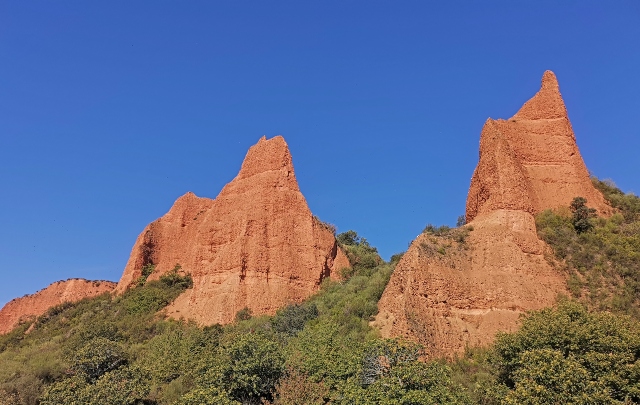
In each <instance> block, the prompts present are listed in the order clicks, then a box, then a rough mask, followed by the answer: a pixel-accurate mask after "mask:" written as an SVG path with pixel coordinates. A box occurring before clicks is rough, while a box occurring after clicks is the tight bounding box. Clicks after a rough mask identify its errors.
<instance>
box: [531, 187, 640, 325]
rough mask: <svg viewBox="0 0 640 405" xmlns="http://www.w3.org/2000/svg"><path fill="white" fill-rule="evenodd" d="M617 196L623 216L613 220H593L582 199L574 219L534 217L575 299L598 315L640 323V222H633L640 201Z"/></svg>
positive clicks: (561, 214)
mask: <svg viewBox="0 0 640 405" xmlns="http://www.w3.org/2000/svg"><path fill="white" fill-rule="evenodd" d="M610 195H611V194H610ZM613 195H614V196H616V198H617V201H618V202H617V204H618V205H619V206H620V207H622V208H623V210H622V211H621V212H618V213H616V214H614V215H613V216H611V217H610V218H590V215H591V213H590V212H588V211H585V209H586V205H585V201H584V199H580V200H579V199H576V200H574V203H576V204H574V207H573V208H572V210H573V213H572V212H571V211H569V210H562V209H560V210H556V211H551V210H547V211H544V212H542V213H541V214H539V215H538V216H537V217H536V227H537V229H538V235H539V237H540V238H541V239H542V240H544V241H545V242H547V243H548V244H549V245H550V246H551V247H552V249H553V252H554V255H555V257H556V258H557V259H559V260H560V263H561V264H562V265H563V266H565V271H566V272H567V275H568V287H569V290H570V291H571V293H572V294H573V296H574V297H576V298H580V299H582V300H583V301H584V302H585V303H588V304H589V306H590V307H592V308H594V309H599V310H611V311H616V312H619V313H626V314H630V315H632V316H634V317H638V318H640V220H635V219H634V218H636V214H635V211H634V210H635V209H636V203H635V201H636V200H638V198H637V197H635V196H632V195H624V194H622V193H620V194H613ZM605 196H607V197H608V195H607V194H605ZM586 203H588V202H586ZM612 205H615V204H613V203H612ZM638 206H639V207H640V205H638ZM579 210H582V213H580V214H578V215H576V213H577V212H579ZM587 210H588V209H587Z"/></svg>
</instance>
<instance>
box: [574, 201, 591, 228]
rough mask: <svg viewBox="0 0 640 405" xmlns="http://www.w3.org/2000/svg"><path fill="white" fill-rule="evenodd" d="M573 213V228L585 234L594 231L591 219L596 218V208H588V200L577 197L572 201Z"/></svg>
mask: <svg viewBox="0 0 640 405" xmlns="http://www.w3.org/2000/svg"><path fill="white" fill-rule="evenodd" d="M571 212H572V213H573V227H574V228H575V230H576V232H578V233H583V232H587V231H590V230H591V229H593V222H591V218H594V217H595V216H596V210H595V208H589V207H587V199H586V198H584V197H576V198H574V199H573V201H571Z"/></svg>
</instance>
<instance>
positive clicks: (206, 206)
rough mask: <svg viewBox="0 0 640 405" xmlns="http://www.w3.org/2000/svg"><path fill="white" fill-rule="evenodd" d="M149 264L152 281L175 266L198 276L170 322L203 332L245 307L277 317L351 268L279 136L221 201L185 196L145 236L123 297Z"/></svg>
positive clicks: (259, 149)
mask: <svg viewBox="0 0 640 405" xmlns="http://www.w3.org/2000/svg"><path fill="white" fill-rule="evenodd" d="M150 263H152V264H155V265H156V270H155V272H154V273H153V274H152V275H151V276H150V277H149V279H150V280H153V279H157V278H159V277H160V276H161V275H162V274H165V273H166V272H168V271H170V270H171V269H172V268H173V267H174V266H175V264H180V265H181V266H182V269H183V270H184V271H185V272H187V273H190V274H191V275H192V277H193V282H194V285H193V288H192V289H189V290H187V291H186V292H185V293H183V294H182V295H180V296H179V297H178V298H177V299H176V300H175V302H173V303H172V304H171V305H170V306H169V307H168V308H167V313H168V314H169V315H170V316H172V317H175V318H181V317H184V318H186V319H193V320H195V321H196V322H198V323H200V324H203V325H210V324H214V323H222V324H224V323H229V322H231V321H233V319H234V317H235V314H236V313H237V311H239V310H241V309H243V308H245V307H248V308H249V309H250V310H251V311H252V313H253V314H273V313H274V312H275V311H276V310H277V309H278V308H281V307H283V306H285V305H286V304H288V303H291V302H299V301H301V300H303V299H305V298H307V297H309V296H310V295H311V294H313V293H314V292H316V291H317V289H318V287H319V285H320V283H321V282H322V280H323V279H324V278H327V277H335V275H336V274H337V271H338V270H340V269H341V268H342V267H348V266H349V263H348V260H347V258H346V256H345V255H344V253H343V252H342V251H341V249H340V248H339V247H338V245H337V242H336V240H335V237H334V235H333V232H332V231H331V230H330V229H328V228H327V227H326V225H324V224H323V223H322V222H320V221H319V220H317V219H316V218H315V217H314V216H313V215H312V214H311V211H310V210H309V207H308V206H307V203H306V200H305V199H304V197H303V195H302V193H301V192H300V190H299V188H298V183H297V181H296V178H295V174H294V170H293V163H292V160H291V154H290V153H289V148H288V146H287V144H286V142H285V141H284V139H283V138H282V137H281V136H276V137H274V138H272V139H269V140H267V139H266V138H265V137H263V138H261V139H260V140H259V141H258V143H257V144H256V145H254V146H252V147H251V148H250V149H249V152H248V153H247V156H246V157H245V159H244V162H243V164H242V167H241V169H240V172H239V173H238V175H237V176H236V178H235V179H233V181H231V182H230V183H229V184H227V185H226V186H225V187H224V188H223V189H222V191H221V192H220V194H219V195H218V196H217V197H216V198H215V199H214V200H212V199H208V198H200V197H197V196H195V195H194V194H193V193H187V194H185V195H184V196H182V197H180V198H179V199H178V200H177V201H176V202H175V203H174V205H173V207H172V208H171V209H170V210H169V212H168V213H167V214H165V215H164V216H163V217H161V218H160V219H158V220H156V221H154V222H153V223H151V224H150V225H149V226H147V228H146V229H145V230H144V231H143V232H142V233H141V234H140V236H139V237H138V240H137V241H136V243H135V245H134V247H133V250H132V252H131V256H130V259H129V262H128V263H127V266H126V268H125V270H124V273H123V275H122V278H121V280H120V282H119V283H118V287H117V289H116V291H117V292H118V293H122V292H124V291H125V290H126V289H127V288H129V287H130V286H131V285H133V284H134V283H135V282H136V280H137V279H138V278H139V277H140V275H141V270H142V267H143V266H145V265H146V264H150Z"/></svg>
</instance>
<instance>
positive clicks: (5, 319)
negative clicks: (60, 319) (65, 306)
mask: <svg viewBox="0 0 640 405" xmlns="http://www.w3.org/2000/svg"><path fill="white" fill-rule="evenodd" d="M115 287H116V283H112V282H110V281H89V280H84V279H79V278H74V279H69V280H66V281H57V282H55V283H53V284H51V285H50V286H48V287H47V288H45V289H43V290H40V291H38V292H37V293H35V294H31V295H25V296H24V297H21V298H15V299H13V300H11V301H9V302H8V303H7V304H6V305H5V306H4V307H3V308H2V309H1V310H0V334H4V333H7V332H10V331H11V330H12V329H13V328H15V327H16V326H17V325H18V324H19V323H20V322H21V321H24V320H28V319H31V318H35V317H38V316H40V315H42V314H44V313H45V312H46V311H47V310H48V309H49V308H51V307H54V306H56V305H60V304H62V303H65V302H77V301H80V300H82V299H83V298H91V297H95V296H97V295H100V294H104V293H106V292H111V291H113V289H114V288H115Z"/></svg>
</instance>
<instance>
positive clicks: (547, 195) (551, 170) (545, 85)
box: [466, 71, 612, 222]
mask: <svg viewBox="0 0 640 405" xmlns="http://www.w3.org/2000/svg"><path fill="white" fill-rule="evenodd" d="M577 196H581V197H585V198H586V199H587V201H588V202H589V206H590V207H593V208H596V209H597V210H598V213H599V214H601V215H610V214H611V213H612V210H611V207H609V206H608V205H607V203H606V201H605V200H604V197H603V196H602V194H601V193H600V192H598V191H597V190H596V189H595V188H594V187H593V185H592V184H591V180H590V178H589V172H588V171H587V168H586V166H585V164H584V161H583V160H582V156H581V155H580V151H579V150H578V145H577V144H576V138H575V135H574V133H573V129H572V128H571V123H570V122H569V117H568V116H567V109H566V108H565V105H564V102H563V101H562V96H561V95H560V90H559V87H558V81H557V80H556V76H555V75H554V74H553V72H551V71H546V72H545V73H544V75H543V77H542V86H541V89H540V91H539V92H538V93H537V94H536V95H535V96H533V98H532V99H531V100H529V101H527V102H526V103H525V104H524V106H522V108H521V109H520V111H518V112H517V113H516V115H514V116H513V117H511V118H510V119H508V120H492V119H489V120H487V122H486V123H485V125H484V128H483V129H482V134H481V135H480V160H479V162H478V166H477V167H476V170H475V172H474V173H473V177H472V178H471V187H470V188H469V195H468V197H467V209H466V218H467V221H468V222H470V221H472V220H473V219H475V218H476V217H477V216H479V215H482V214H486V213H491V212H493V211H495V210H498V209H510V210H519V211H526V212H529V213H531V214H536V213H539V212H541V211H544V210H545V209H547V208H558V207H562V206H564V207H567V206H569V204H570V203H571V200H572V199H573V198H574V197H577Z"/></svg>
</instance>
